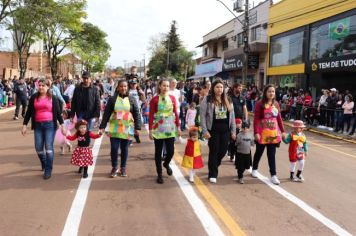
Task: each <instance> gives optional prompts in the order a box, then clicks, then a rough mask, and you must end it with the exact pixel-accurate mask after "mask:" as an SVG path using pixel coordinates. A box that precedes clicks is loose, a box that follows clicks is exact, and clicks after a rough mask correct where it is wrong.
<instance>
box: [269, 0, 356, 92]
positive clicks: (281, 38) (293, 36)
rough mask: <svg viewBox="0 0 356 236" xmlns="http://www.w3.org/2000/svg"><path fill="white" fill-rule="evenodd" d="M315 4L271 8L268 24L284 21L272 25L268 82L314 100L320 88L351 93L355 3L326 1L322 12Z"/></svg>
mask: <svg viewBox="0 0 356 236" xmlns="http://www.w3.org/2000/svg"><path fill="white" fill-rule="evenodd" d="M314 2H316V0H310V1H306V0H301V1H298V2H295V1H292V0H285V1H283V2H280V3H278V4H276V5H274V6H272V7H271V8H270V17H271V19H276V17H277V16H280V15H281V14H282V13H283V14H284V15H288V17H285V19H283V18H279V19H278V20H270V25H269V32H268V34H269V50H268V51H269V56H268V60H269V61H268V70H267V75H268V80H267V82H269V83H273V84H275V85H277V86H281V87H288V88H290V87H294V88H303V89H305V90H310V91H311V92H312V94H313V97H316V96H318V95H320V93H321V89H323V88H327V89H330V88H336V89H338V90H339V91H345V90H346V89H348V90H354V91H353V93H355V92H356V73H355V72H356V10H355V9H356V2H355V1H352V2H350V4H343V3H341V2H340V3H337V4H335V3H334V4H331V2H332V1H331V0H325V1H324V2H323V3H322V5H323V6H324V5H325V6H324V7H323V10H320V8H318V5H317V4H314ZM307 6H308V7H309V8H315V9H314V10H313V9H310V10H309V11H305V10H304V9H305V8H306V7H307ZM309 8H308V9H309ZM303 11H305V12H304V13H303ZM295 12H298V14H296V13H295ZM325 12H327V14H326V13H325ZM302 16H303V17H302ZM291 18H293V19H294V20H293V21H290V19H291Z"/></svg>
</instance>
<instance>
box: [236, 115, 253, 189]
mask: <svg viewBox="0 0 356 236" xmlns="http://www.w3.org/2000/svg"><path fill="white" fill-rule="evenodd" d="M249 128H250V124H249V123H248V121H244V122H242V126H241V129H242V130H241V132H240V133H239V134H238V135H237V137H236V158H235V166H236V169H237V177H238V179H239V183H240V184H244V180H243V174H244V171H245V170H248V169H250V167H251V164H252V157H251V147H252V146H254V145H255V140H254V138H253V136H252V134H250V133H249V132H248V131H249Z"/></svg>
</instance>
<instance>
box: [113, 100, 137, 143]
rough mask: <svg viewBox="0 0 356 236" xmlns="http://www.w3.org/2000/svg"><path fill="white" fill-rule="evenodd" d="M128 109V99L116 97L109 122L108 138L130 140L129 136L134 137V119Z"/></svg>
mask: <svg viewBox="0 0 356 236" xmlns="http://www.w3.org/2000/svg"><path fill="white" fill-rule="evenodd" d="M130 108H131V105H130V100H129V98H128V97H125V98H121V97H119V96H118V97H117V99H116V102H115V108H114V112H113V113H112V115H111V117H110V121H109V137H111V138H121V139H131V136H133V135H134V119H133V117H132V114H131V112H130Z"/></svg>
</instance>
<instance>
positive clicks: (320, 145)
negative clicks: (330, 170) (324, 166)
mask: <svg viewBox="0 0 356 236" xmlns="http://www.w3.org/2000/svg"><path fill="white" fill-rule="evenodd" d="M308 143H311V144H313V145H315V146H318V147H322V148H326V149H329V150H331V151H334V152H337V153H341V154H344V155H346V156H349V157H352V158H356V156H355V155H352V154H349V153H346V152H342V151H339V150H337V149H334V148H330V147H327V146H325V145H322V144H318V143H314V142H311V141H308Z"/></svg>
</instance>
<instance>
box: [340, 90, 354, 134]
mask: <svg viewBox="0 0 356 236" xmlns="http://www.w3.org/2000/svg"><path fill="white" fill-rule="evenodd" d="M342 108H343V109H344V119H343V122H342V126H341V131H342V132H344V127H345V123H346V124H347V128H346V131H345V134H347V133H348V132H349V129H350V124H351V119H352V110H353V109H354V102H353V99H352V95H351V94H348V95H346V96H345V102H344V104H343V105H342Z"/></svg>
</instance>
